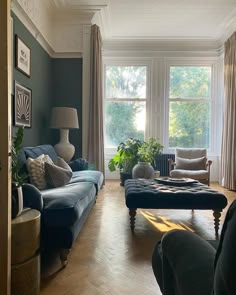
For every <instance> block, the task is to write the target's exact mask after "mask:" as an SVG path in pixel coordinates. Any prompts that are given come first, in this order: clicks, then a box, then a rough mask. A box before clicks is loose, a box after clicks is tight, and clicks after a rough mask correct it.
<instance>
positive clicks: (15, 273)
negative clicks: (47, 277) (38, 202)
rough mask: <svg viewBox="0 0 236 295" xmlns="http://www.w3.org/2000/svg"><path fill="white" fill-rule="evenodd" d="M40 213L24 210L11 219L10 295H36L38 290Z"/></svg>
mask: <svg viewBox="0 0 236 295" xmlns="http://www.w3.org/2000/svg"><path fill="white" fill-rule="evenodd" d="M39 248H40V212H39V211H37V210H34V209H28V208H26V209H24V210H23V212H22V213H21V215H19V216H17V217H16V218H15V219H12V245H11V263H12V265H11V295H38V294H39V290H40V253H39Z"/></svg>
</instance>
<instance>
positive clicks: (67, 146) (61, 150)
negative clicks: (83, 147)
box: [54, 129, 75, 162]
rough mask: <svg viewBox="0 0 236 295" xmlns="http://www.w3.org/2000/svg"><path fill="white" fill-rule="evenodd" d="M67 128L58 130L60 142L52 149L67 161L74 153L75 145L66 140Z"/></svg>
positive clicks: (67, 135)
mask: <svg viewBox="0 0 236 295" xmlns="http://www.w3.org/2000/svg"><path fill="white" fill-rule="evenodd" d="M68 137H69V130H67V129H61V130H60V142H59V143H57V144H56V145H54V149H55V151H56V153H57V155H58V156H59V157H61V158H63V159H64V160H65V161H66V162H69V161H70V160H71V159H72V157H73V156H74V153H75V147H74V146H73V144H71V143H70V142H69V140H68Z"/></svg>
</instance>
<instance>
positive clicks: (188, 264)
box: [152, 201, 236, 295]
mask: <svg viewBox="0 0 236 295" xmlns="http://www.w3.org/2000/svg"><path fill="white" fill-rule="evenodd" d="M235 266H236V201H234V202H233V203H232V205H231V206H230V208H229V210H228V212H227V214H226V218H225V221H224V224H223V228H222V233H221V237H220V241H216V240H213V241H206V240H204V239H203V238H201V237H200V236H198V235H197V234H195V233H193V232H188V231H184V230H171V231H169V232H167V233H165V234H164V236H163V238H162V240H161V241H160V242H158V243H157V245H156V246H155V248H154V251H153V256H152V268H153V272H154V275H155V277H156V280H157V283H158V285H159V287H160V289H161V292H162V294H163V295H190V294H191V295H213V294H214V295H235V294H236V282H235V276H236V270H235Z"/></svg>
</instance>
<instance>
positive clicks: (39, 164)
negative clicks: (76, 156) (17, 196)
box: [26, 154, 53, 190]
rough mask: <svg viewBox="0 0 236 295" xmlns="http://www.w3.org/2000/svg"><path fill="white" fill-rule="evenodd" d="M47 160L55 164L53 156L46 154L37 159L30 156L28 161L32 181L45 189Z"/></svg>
mask: <svg viewBox="0 0 236 295" xmlns="http://www.w3.org/2000/svg"><path fill="white" fill-rule="evenodd" d="M45 162H47V163H51V164H53V161H52V160H51V158H50V157H49V156H48V155H44V154H42V155H40V156H39V157H37V158H35V159H32V158H28V159H27V161H26V166H27V169H28V173H29V177H30V181H31V183H32V184H33V185H35V186H36V187H37V188H38V189H40V190H42V189H45V188H46V186H47V182H46V179H45Z"/></svg>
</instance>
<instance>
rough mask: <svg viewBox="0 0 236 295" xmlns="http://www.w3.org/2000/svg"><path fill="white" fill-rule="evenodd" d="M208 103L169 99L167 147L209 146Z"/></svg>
mask: <svg viewBox="0 0 236 295" xmlns="http://www.w3.org/2000/svg"><path fill="white" fill-rule="evenodd" d="M209 130H210V103H208V102H182V101H181V102H180V101H176V102H174V101H171V102H170V111H169V147H184V148H209Z"/></svg>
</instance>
